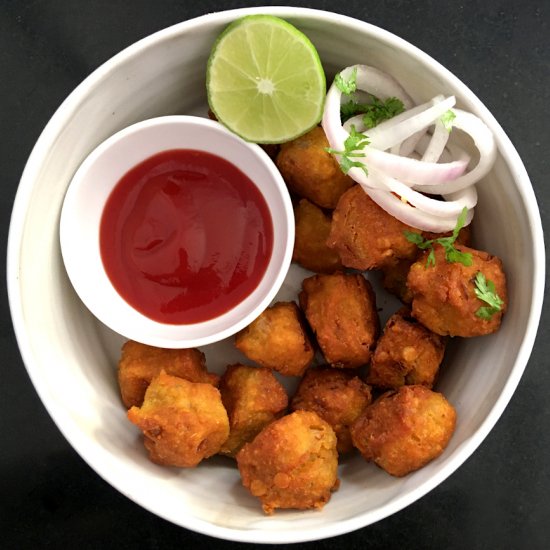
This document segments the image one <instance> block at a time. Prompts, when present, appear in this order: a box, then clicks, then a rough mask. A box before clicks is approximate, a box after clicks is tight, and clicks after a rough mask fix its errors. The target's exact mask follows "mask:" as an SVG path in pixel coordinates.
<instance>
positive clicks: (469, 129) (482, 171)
mask: <svg viewBox="0 0 550 550" xmlns="http://www.w3.org/2000/svg"><path fill="white" fill-rule="evenodd" d="M453 111H454V113H455V114H456V118H455V119H454V120H453V126H454V127H455V128H459V129H460V130H463V131H464V132H466V133H467V134H469V135H470V136H471V138H472V139H473V140H474V144H475V146H476V147H477V149H478V150H479V162H478V163H477V165H476V166H475V167H474V168H473V169H472V170H470V171H469V172H468V173H467V174H464V175H463V176H460V177H458V178H456V179H455V180H454V181H450V182H447V183H442V184H441V187H439V188H438V192H439V193H441V194H442V195H443V194H448V193H454V192H455V191H460V190H461V189H465V188H466V187H469V186H470V185H473V184H475V183H477V182H478V181H479V180H480V179H482V178H483V177H485V176H486V175H487V174H488V173H489V171H490V170H491V168H492V167H493V164H494V162H495V159H496V155H497V147H496V143H495V138H494V136H493V133H492V132H491V130H489V128H488V127H487V125H486V124H485V123H484V122H483V121H482V120H480V119H479V118H478V117H476V116H475V115H473V114H471V113H467V112H466V111H463V110H461V109H453ZM416 189H417V190H418V191H426V190H428V189H427V188H426V187H425V186H424V185H418V186H416Z"/></svg>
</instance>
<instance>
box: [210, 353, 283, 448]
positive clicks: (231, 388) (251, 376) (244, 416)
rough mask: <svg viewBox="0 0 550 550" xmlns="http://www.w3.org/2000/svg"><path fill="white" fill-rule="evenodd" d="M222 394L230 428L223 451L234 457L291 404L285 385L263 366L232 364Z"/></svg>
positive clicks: (223, 382)
mask: <svg viewBox="0 0 550 550" xmlns="http://www.w3.org/2000/svg"><path fill="white" fill-rule="evenodd" d="M220 393H221V396H222V402H223V405H224V407H225V409H226V411H227V415H228V417H229V428H230V429H229V438H228V439H227V441H226V442H225V443H224V444H223V445H222V448H221V449H220V453H221V454H225V455H229V456H235V455H236V454H237V452H238V451H239V450H240V448H241V447H242V446H243V445H244V444H245V443H248V442H249V441H252V440H253V439H254V438H255V437H256V435H258V433H260V432H261V431H262V429H263V428H264V427H265V426H267V425H268V424H269V423H270V422H272V421H273V420H275V419H276V418H279V417H280V416H281V415H283V414H284V413H285V411H286V408H287V406H288V397H287V394H286V391H285V389H284V388H283V386H282V384H281V383H280V382H279V381H278V380H277V378H275V375H274V374H273V371H272V370H270V369H267V368H264V367H250V366H247V365H239V364H237V365H230V366H229V367H227V370H226V371H225V374H224V375H223V376H222V378H221V380H220Z"/></svg>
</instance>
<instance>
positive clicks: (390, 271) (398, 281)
mask: <svg viewBox="0 0 550 550" xmlns="http://www.w3.org/2000/svg"><path fill="white" fill-rule="evenodd" d="M413 263H414V260H397V261H396V262H395V263H394V264H390V265H387V266H385V267H383V268H382V286H383V287H384V288H385V289H386V290H387V291H388V292H389V293H390V294H393V295H394V296H397V297H398V298H399V299H400V300H401V301H402V302H403V303H404V304H410V303H411V302H412V295H411V291H410V290H409V287H408V286H407V277H408V275H409V270H410V269H411V265H412V264H413Z"/></svg>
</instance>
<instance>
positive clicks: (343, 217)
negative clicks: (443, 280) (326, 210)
mask: <svg viewBox="0 0 550 550" xmlns="http://www.w3.org/2000/svg"><path fill="white" fill-rule="evenodd" d="M405 231H411V232H416V233H419V230H418V229H414V228H412V227H410V226H408V225H405V224H404V223H402V222H400V221H399V220H397V219H396V218H394V217H393V216H391V215H390V214H388V213H387V212H386V211H385V210H384V209H382V208H380V207H379V206H378V205H377V204H376V203H375V202H374V201H373V200H372V199H371V198H370V197H369V196H368V195H367V194H366V193H365V192H364V191H363V189H362V188H361V186H360V185H355V186H354V187H352V188H351V189H349V190H348V191H346V192H345V193H344V194H343V195H342V197H341V198H340V200H339V201H338V205H337V207H336V210H334V212H333V214H332V226H331V230H330V235H329V238H328V239H327V245H328V246H329V248H332V249H333V250H335V251H336V252H337V253H338V255H339V256H340V260H341V261H342V264H343V265H345V266H346V267H352V268H355V269H361V270H365V269H380V268H383V267H385V266H388V265H393V264H395V263H396V262H397V260H399V259H409V260H412V259H414V258H415V257H416V254H417V247H416V245H415V244H413V243H411V242H409V241H408V240H407V238H406V237H405V233H404V232H405Z"/></svg>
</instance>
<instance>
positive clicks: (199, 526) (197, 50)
mask: <svg viewBox="0 0 550 550" xmlns="http://www.w3.org/2000/svg"><path fill="white" fill-rule="evenodd" d="M258 12H263V13H273V14H276V15H279V16H282V17H284V18H286V19H288V20H289V21H290V22H291V23H293V24H295V25H296V26H298V27H299V28H300V29H302V30H303V31H304V32H305V33H306V34H307V35H308V36H309V37H310V39H311V40H312V42H313V43H314V44H315V45H316V46H317V48H318V50H319V53H320V56H321V59H322V61H323V63H324V67H325V69H326V71H327V74H328V76H329V78H330V77H331V76H332V75H333V74H334V73H335V72H336V71H338V70H340V69H341V68H342V67H344V66H347V65H351V64H353V63H368V64H370V65H374V66H377V67H380V68H381V69H385V70H387V71H389V72H390V73H391V74H393V75H394V76H395V77H396V78H397V79H398V80H399V81H401V82H403V83H404V84H405V85H406V88H407V89H408V90H409V92H410V93H411V95H412V96H413V98H414V99H415V100H416V101H421V100H427V99H428V98H431V97H433V95H435V94H436V93H442V94H449V95H450V94H454V95H456V97H457V99H458V106H459V107H462V108H464V109H466V110H469V111H471V112H473V113H475V114H476V115H477V116H479V117H481V118H482V119H483V120H484V121H485V123H486V124H487V125H488V126H489V128H491V130H492V131H493V132H494V135H495V138H496V142H497V145H498V156H497V160H496V163H495V165H494V168H493V170H492V171H491V172H490V174H489V175H488V176H487V177H486V178H485V181H483V182H482V183H481V184H479V185H478V189H479V197H480V198H479V205H478V207H477V209H476V219H475V235H476V244H477V246H478V247H479V248H484V249H487V250H489V251H491V252H492V253H494V254H496V255H498V256H500V257H501V258H502V259H503V262H504V266H505V269H506V272H507V274H508V290H509V297H510V303H509V309H508V312H507V314H506V316H505V319H504V322H503V325H502V328H501V330H500V331H499V332H498V333H496V334H493V335H491V336H485V337H482V338H475V339H469V340H463V341H460V342H455V344H456V345H453V346H451V349H449V353H448V354H447V358H446V366H445V368H444V369H443V372H442V376H441V378H440V381H439V384H438V389H439V390H440V391H442V392H443V393H445V394H446V396H447V397H448V399H449V400H450V401H451V402H452V403H453V404H454V405H455V407H456V409H457V412H458V424H457V429H456V432H455V434H454V436H453V438H452V440H451V442H450V444H449V446H448V448H447V449H446V451H445V452H444V453H443V454H442V455H441V456H440V457H439V458H438V459H437V460H435V461H433V462H431V463H430V464H429V465H427V466H426V467H425V468H423V469H421V470H419V471H417V472H415V473H413V474H411V475H409V476H407V477H405V478H401V479H396V478H393V477H390V476H388V475H386V474H385V473H384V472H382V471H381V470H379V469H377V468H376V467H375V466H373V465H369V464H365V463H364V461H363V460H362V459H361V458H359V457H358V456H354V457H352V458H350V459H346V460H345V461H344V462H345V463H344V464H343V467H342V468H341V471H340V477H341V487H340V489H339V490H338V491H337V492H336V493H335V494H334V495H333V496H332V499H331V501H330V502H329V503H328V504H327V505H326V506H325V508H324V509H323V510H322V511H321V512H308V513H303V512H296V511H288V512H279V513H276V514H275V515H274V516H272V517H264V516H263V515H262V513H261V512H260V508H259V506H258V503H257V502H256V500H255V499H254V498H252V497H251V496H249V495H247V494H246V492H245V491H244V490H242V487H240V481H239V475H238V473H237V471H236V469H235V467H234V466H233V465H232V464H231V463H230V462H229V461H227V460H224V459H221V458H220V459H218V458H215V459H210V460H209V461H207V462H206V463H205V464H201V466H200V467H199V468H197V469H193V470H177V469H171V468H161V467H158V466H155V465H154V464H152V463H150V462H149V461H148V459H147V457H146V454H145V453H144V451H143V448H142V445H141V443H140V440H139V437H138V435H137V433H136V431H135V430H134V429H132V426H129V425H128V423H127V421H126V419H125V412H124V410H123V409H122V407H121V404H120V400H119V396H118V390H117V386H116V374H115V372H116V360H117V356H118V352H119V345H120V343H121V340H120V338H119V337H117V336H116V335H115V334H113V333H112V332H111V331H109V330H108V329H106V328H105V327H104V326H103V325H102V324H100V323H98V322H97V321H96V319H95V318H94V317H93V316H92V315H91V314H90V313H89V312H88V310H87V309H86V308H85V307H84V306H83V304H82V303H81V302H80V300H79V299H78V298H77V296H76V294H75V292H74V291H73V288H72V286H71V284H70V282H69V280H68V278H67V276H66V273H65V270H64V268H63V265H62V261H61V254H60V250H59V235H58V232H57V228H58V223H59V213H60V209H61V204H62V201H63V197H64V194H65V192H66V190H67V186H68V184H69V182H70V181H71V178H72V176H73V174H74V172H75V170H76V169H77V167H78V166H79V164H80V163H81V162H82V160H83V159H84V158H85V157H86V156H87V155H88V153H89V152H90V151H91V150H92V149H93V148H94V147H96V146H97V145H98V144H99V143H100V142H101V141H103V140H104V139H105V138H107V137H108V136H109V135H112V134H114V133H115V132H116V131H118V130H120V129H121V128H124V127H125V126H128V125H129V124H131V123H133V122H136V121H139V120H143V119H146V118H150V117H152V116H159V115H166V114H174V113H188V114H189V113H192V114H195V113H198V114H203V115H204V114H205V113H206V102H205V92H204V89H205V85H204V72H205V65H206V59H207V57H208V53H209V50H210V47H211V45H212V43H213V41H214V40H215V38H216V36H217V35H218V34H219V33H220V31H221V30H222V29H223V28H224V27H225V26H226V25H227V24H228V23H229V22H230V21H232V20H234V19H235V18H237V17H240V16H242V15H244V14H249V13H258ZM542 242H543V234H542V226H541V222H540V216H539V213H538V208H537V204H536V201H535V197H534V193H533V190H532V187H531V184H530V182H529V179H528V176H527V173H526V171H525V168H524V166H523V164H522V162H521V160H520V158H519V156H518V154H517V153H516V151H515V149H514V147H513V146H512V144H511V143H510V141H509V139H508V138H507V137H506V135H505V133H504V132H503V130H502V128H501V127H500V126H499V124H498V123H497V122H496V120H495V119H494V118H493V116H492V115H491V114H490V113H489V112H488V110H487V109H486V108H485V107H484V106H483V104H482V103H481V102H480V101H479V100H478V99H477V98H476V97H475V96H474V94H473V93H472V92H471V91H470V90H469V89H468V88H467V87H466V86H465V85H464V84H463V83H461V82H460V81H459V80H458V79H457V78H456V77H454V76H453V75H452V74H451V73H449V71H447V70H446V69H444V68H443V67H442V66H441V65H439V64H438V63H437V62H435V61H434V60H433V59H431V58H430V57H429V56H427V55H426V54H424V53H422V52H421V51H419V50H418V49H416V48H415V47H413V46H411V45H410V44H408V43H407V42H405V41H403V40H401V39H399V38H397V37H396V36H393V35H392V34H390V33H388V32H385V31H383V30H381V29H379V28H376V27H374V26H372V25H369V24H367V23H363V22H359V21H356V20H353V19H350V18H347V17H343V16H340V15H335V14H331V13H325V12H320V11H313V10H306V9H300V8H284V7H279V8H276V7H269V8H259V9H244V10H236V11H230V12H224V13H217V14H211V15H207V16H204V17H200V18H198V19H194V20H191V21H187V22H184V23H181V24H179V25H176V26H174V27H171V28H168V29H166V30H163V31H161V32H159V33H157V34H154V35H152V36H150V37H148V38H145V39H144V40H142V41H140V42H138V43H136V44H135V45H133V46H131V47H129V48H128V49H126V50H125V51H123V52H122V53H120V54H119V55H117V56H115V57H114V58H113V59H111V60H110V61H108V62H107V63H106V64H105V65H103V66H102V67H101V68H99V69H98V70H97V71H95V72H94V73H93V74H92V75H91V76H90V77H89V78H87V79H86V80H85V81H84V82H83V83H82V84H81V85H80V86H79V87H78V88H77V89H76V90H75V91H74V92H73V93H72V94H71V95H70V96H69V98H68V99H67V100H66V101H65V102H64V103H63V105H62V106H61V107H60V109H59V110H58V111H57V113H56V114H55V115H54V116H53V118H52V119H51V121H50V123H49V124H48V126H47V127H46V129H45V130H44V132H43V134H42V136H41V137H40V139H39V141H38V143H37V144H36V147H35V149H34V150H33V152H32V155H31V157H30V159H29V161H28V165H27V167H26V169H25V172H24V174H23V177H22V181H21V185H20V189H19V192H18V195H17V199H16V203H15V206H14V211H13V219H12V225H11V231H10V240H9V252H8V283H9V296H10V303H11V308H12V315H13V323H14V326H15V331H16V334H17V338H18V341H19V345H20V348H21V353H22V355H23V359H24V361H25V364H26V366H27V369H28V371H29V374H30V376H31V379H32V381H33V383H34V384H35V386H36V389H37V391H38V393H39V395H40V397H41V398H42V400H43V402H44V404H45V406H46V407H47V409H48V411H49V412H50V414H51V415H52V417H53V418H54V420H55V422H56V423H57V425H58V426H59V428H60V429H61V431H62V432H63V434H64V435H65V437H66V438H67V439H68V440H69V441H70V443H71V444H72V445H73V446H74V448H75V449H76V450H77V451H78V452H79V453H80V455H81V456H82V457H83V458H84V459H85V460H86V461H87V462H88V463H89V464H90V465H91V466H92V467H93V468H94V469H95V470H96V471H97V472H98V473H99V474H100V475H101V476H103V477H104V478H105V479H106V480H107V481H108V482H109V483H111V484H112V485H113V486H114V487H116V488H117V489H119V490H120V491H121V492H122V493H123V494H125V495H127V496H128V497H129V498H131V499H133V500H134V501H136V502H137V503H139V504H141V505H142V506H144V507H145V508H147V509H149V510H151V511H152V512H154V513H155V514H158V515H159V516H162V517H164V518H166V519H168V520H170V521H172V522H174V523H176V524H178V525H182V526H184V527H187V528H189V529H192V530H195V531H199V532H202V533H207V534H209V535H212V536H215V537H221V538H226V539H234V540H241V541H250V542H255V543H261V542H264V543H265V542H272V543H281V542H298V541H304V540H311V539H319V538H324V537H330V536H334V535H338V534H341V533H345V532H348V531H352V530H354V529H358V528H360V527H363V526H365V525H368V524H370V523H373V522H375V521H377V520H380V519H382V518H384V517H386V516H388V515H389V514H392V513H394V512H396V511H398V510H400V509H401V508H403V507H405V506H407V505H408V504H410V503H411V502H413V501H414V500H416V499H418V498H419V497H421V496H422V495H424V494H426V493H427V492H428V491H430V490H431V489H432V488H433V487H435V486H436V485H437V484H439V483H440V482H441V481H443V480H444V479H445V478H446V477H447V476H449V475H450V474H451V473H452V472H453V471H454V470H455V469H456V468H458V467H459V466H460V465H461V464H462V463H463V462H464V461H465V460H466V459H467V458H468V456H469V455H470V454H471V453H472V452H473V451H474V450H475V449H476V448H477V447H478V445H479V444H480V443H481V441H482V440H483V439H484V437H485V436H486V435H487V434H488V432H489V431H490V430H491V428H492V427H493V425H494V424H495V422H496V421H497V419H498V417H499V416H500V414H501V413H502V411H503V409H504V407H505V406H506V404H507V403H508V401H509V400H510V398H511V396H512V394H513V392H514V390H515V388H516V386H517V384H518V382H519V379H520V377H521V375H522V372H523V370H524V368H525V365H526V363H527V360H528V357H529V354H530V352H531V349H532V345H533V342H534V338H535V333H536V330H537V326H538V321H539V317H540V311H541V306H542V297H543V288H544V257H543V255H544V252H543V248H542V245H541V243H542ZM303 276H304V273H303V272H301V271H300V270H299V269H298V268H296V267H295V266H293V267H292V268H291V271H290V272H289V276H288V277H287V279H286V281H285V284H284V285H283V287H282V290H281V292H280V293H279V295H278V296H279V297H282V298H283V299H285V298H289V297H295V292H296V290H297V288H298V286H299V283H300V280H301V278H302V277H303ZM380 305H382V306H383V307H384V306H386V302H385V301H384V300H383V299H380ZM224 346H225V347H224ZM205 351H206V355H207V361H208V365H209V368H210V369H212V370H218V371H221V370H222V369H223V368H224V366H225V365H226V364H227V363H230V362H232V361H234V360H237V358H238V357H239V356H238V354H237V353H236V352H235V350H234V349H233V348H232V345H231V343H230V342H227V341H224V343H221V344H218V345H216V346H207V347H206V348H205Z"/></svg>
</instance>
